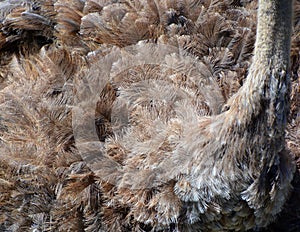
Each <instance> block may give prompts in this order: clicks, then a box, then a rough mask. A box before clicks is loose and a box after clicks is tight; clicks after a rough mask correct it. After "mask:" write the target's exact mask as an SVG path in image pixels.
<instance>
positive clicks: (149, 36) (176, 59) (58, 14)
mask: <svg viewBox="0 0 300 232" xmlns="http://www.w3.org/2000/svg"><path fill="white" fill-rule="evenodd" d="M294 4H295V7H294V9H295V22H294V34H293V36H292V52H291V69H292V77H291V78H292V86H291V99H290V105H291V110H290V114H289V119H288V126H287V131H286V140H285V141H286V147H287V149H286V151H285V152H286V153H289V154H293V155H294V156H295V160H296V162H297V171H296V174H295V177H294V180H293V182H292V185H293V190H292V193H291V196H290V197H289V200H288V202H287V203H286V204H285V205H284V206H283V211H282V213H281V214H280V215H279V217H278V218H276V220H275V215H276V214H277V213H278V212H279V211H280V210H281V209H282V207H281V204H282V203H283V200H282V199H281V198H285V197H287V195H286V194H288V193H285V192H284V193H281V192H280V191H281V189H283V188H284V186H285V185H289V182H288V181H287V182H283V181H282V180H284V179H286V180H290V179H291V178H292V175H293V170H292V168H291V170H281V171H282V172H283V173H284V174H283V177H281V176H279V174H278V175H277V174H276V173H277V172H279V171H278V170H273V169H272V167H274V166H272V165H270V166H271V168H270V170H264V171H265V173H263V174H264V175H266V176H268V175H270V178H269V177H267V181H266V182H268V183H264V184H263V185H262V186H263V187H261V186H260V185H259V184H257V185H256V183H255V181H253V179H255V178H257V176H260V175H262V174H261V173H260V171H261V169H260V168H261V166H260V164H259V163H257V162H256V161H255V158H256V157H255V156H251V155H253V154H254V153H256V152H257V151H258V150H259V149H261V150H263V148H262V147H263V146H264V143H265V141H264V139H265V137H264V136H260V135H257V134H255V133H256V129H255V128H254V126H253V128H243V127H241V128H242V129H243V130H242V129H241V130H242V132H239V131H222V128H223V126H222V125H223V124H226V123H227V124H230V123H232V122H229V121H217V122H216V121H213V119H212V118H218V116H219V115H220V114H221V113H222V112H225V111H227V110H228V109H229V108H230V107H231V103H230V102H228V100H229V99H230V98H231V97H232V96H233V95H234V94H235V93H237V91H238V90H239V89H240V87H241V86H243V84H244V80H245V78H246V75H247V73H248V68H249V65H250V64H251V61H252V60H251V58H252V52H253V48H254V42H255V31H256V22H257V20H256V11H257V1H242V0H226V1H217V0H168V1H147V0H124V1H118V0H117V1H116V0H85V1H82V0H70V1H66V0H57V1H56V0H41V1H35V0H24V1H22V0H19V1H18V0H5V1H1V2H0V25H1V30H0V107H1V111H0V230H1V231H21V230H23V231H24V230H25V231H201V230H203V231H225V230H236V231H237V230H240V231H245V230H250V229H253V228H254V229H258V228H260V227H266V226H268V227H267V228H266V230H267V231H275V230H276V229H278V228H283V229H282V230H284V231H299V230H300V223H299V222H300V218H299V215H300V211H299V210H300V197H299V196H300V175H299V174H300V173H299V172H300V149H299V143H300V142H299V141H300V113H299V112H300V79H299V77H298V75H299V72H300V67H299V60H300V37H299V35H300V34H299V33H300V1H295V3H294ZM228 112H229V111H228ZM258 118H259V116H258ZM257 120H259V119H257ZM195 125H198V127H195ZM255 125H259V126H263V125H261V124H259V123H258V124H255ZM199 131H201V133H200V132H199ZM218 132H220V134H218ZM223 138H226V139H224V140H223ZM213 139H214V140H213ZM212 140H213V142H211V141H212ZM253 144H255V145H253ZM255 146H258V147H255ZM246 148H247V149H246ZM241 151H245V152H241ZM229 153H230V154H236V153H238V154H240V155H237V156H234V155H227V156H225V155H224V154H229ZM262 153H263V152H262ZM200 154H201V155H200ZM224 157H227V158H224ZM284 157H285V156H284ZM252 159H253V161H252ZM272 162H274V163H276V161H272ZM281 162H282V163H286V164H287V165H286V166H287V167H289V166H292V165H290V163H291V162H292V161H291V160H288V159H287V160H285V158H282V160H281ZM247 164H251V165H247ZM199 173H201V175H200V174H199ZM274 173H275V174H274ZM272 174H274V176H275V179H274V178H273V176H272ZM268 178H269V179H268ZM276 178H277V179H276ZM281 178H282V179H281ZM280 181H282V183H281V184H280V187H278V186H277V187H276V186H275V184H274V183H276V182H280ZM249 186H250V187H249ZM266 186H267V187H266ZM260 187H261V188H264V189H261V188H260ZM277 188H278V189H277ZM287 188H289V187H287ZM277 190H278V192H277ZM229 199H230V200H229ZM274 199H275V203H274V202H273V203H270V204H269V203H267V202H269V201H273V200H274ZM257 202H260V203H259V204H258V203H257ZM261 202H263V203H261ZM256 203H257V204H258V205H255V204H256ZM277 203H278V205H277V206H276V204H277ZM268 207H269V208H268ZM273 219H274V220H275V222H274V223H273V224H271V225H269V223H270V222H271V221H272V220H273Z"/></svg>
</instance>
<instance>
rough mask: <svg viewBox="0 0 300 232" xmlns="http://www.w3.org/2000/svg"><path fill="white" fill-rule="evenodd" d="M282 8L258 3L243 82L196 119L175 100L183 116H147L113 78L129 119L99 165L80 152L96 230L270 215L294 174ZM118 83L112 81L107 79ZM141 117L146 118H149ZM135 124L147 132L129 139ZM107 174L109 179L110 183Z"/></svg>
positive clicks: (212, 224)
mask: <svg viewBox="0 0 300 232" xmlns="http://www.w3.org/2000/svg"><path fill="white" fill-rule="evenodd" d="M292 5H293V2H292V1H283V0H277V1H270V0H261V1H260V2H259V10H258V27H257V38H256V43H255V50H254V57H253V61H252V64H251V66H250V69H249V73H248V76H247V79H246V81H245V83H244V84H243V86H242V87H241V88H240V89H239V91H238V92H237V93H236V94H234V95H233V96H232V97H231V98H230V99H229V100H228V101H227V104H226V107H225V108H224V109H223V111H222V112H221V113H215V114H213V115H211V116H200V117H199V115H197V113H196V111H189V109H188V108H189V107H192V106H191V105H184V104H183V105H181V108H180V110H181V111H186V112H188V113H186V115H184V114H183V115H182V116H181V118H180V117H179V119H178V118H177V119H178V120H177V121H176V120H175V119H172V116H169V114H171V110H170V111H168V110H167V112H169V113H168V114H166V115H164V114H163V112H159V113H158V114H157V115H156V116H155V117H157V118H154V119H153V118H151V116H149V115H148V114H147V111H149V112H150V113H149V112H148V113H149V114H151V112H152V109H151V107H150V106H148V107H145V109H139V108H138V107H136V105H139V104H144V101H143V100H141V98H143V97H142V96H143V91H142V90H141V92H140V93H139V92H138V91H137V90H130V89H128V88H126V85H125V87H124V86H123V90H122V84H120V85H121V90H120V96H119V98H124V100H125V101H126V102H130V101H131V102H133V103H132V105H131V106H129V111H131V113H132V114H133V115H134V114H138V118H137V117H135V116H132V118H133V119H131V120H130V121H129V123H131V122H132V123H133V125H129V126H128V128H129V129H128V130H125V132H124V133H123V134H121V135H116V137H115V138H110V139H107V140H106V141H105V148H104V150H103V153H106V154H107V156H106V155H104V156H103V157H104V158H105V157H106V158H107V157H111V158H110V159H107V162H106V161H104V159H103V157H102V156H101V155H99V156H98V155H97V154H96V155H93V152H92V149H90V150H89V151H85V153H86V154H84V156H83V157H84V160H87V161H88V162H92V163H93V164H95V167H94V166H93V164H92V165H91V166H92V170H94V171H95V173H96V174H95V175H96V177H97V176H98V177H99V178H100V179H101V180H102V181H103V196H104V199H106V200H107V201H108V202H109V203H108V204H107V205H106V206H104V207H103V220H104V228H105V229H106V230H108V231H115V230H122V229H121V228H123V230H124V228H126V229H127V230H138V228H139V229H142V230H146V231H147V230H151V229H152V230H154V231H167V230H170V229H171V230H179V231H198V230H200V231H201V230H203V231H223V230H248V229H251V228H255V227H257V228H261V227H266V226H267V225H268V224H269V223H270V222H271V221H272V220H274V218H275V216H276V215H277V214H278V213H279V212H280V211H281V208H282V206H283V204H284V203H285V201H286V199H287V197H288V195H289V192H290V191H291V181H292V178H293V173H294V171H295V165H294V163H293V161H292V158H291V156H290V154H289V153H288V152H287V151H286V149H285V145H284V144H285V142H284V139H285V132H284V131H285V127H286V123H287V115H288V112H289V107H288V98H289V88H290V87H289V86H290V77H289V62H290V61H289V59H290V58H289V57H290V52H289V51H290V40H291V33H292V31H291V30H292V29H291V27H292ZM123 78H124V77H123ZM122 81H124V80H118V78H116V79H115V80H113V82H114V83H115V84H116V85H118V84H119V83H118V82H122ZM141 85H142V84H141ZM134 86H135V87H133V88H138V86H136V85H134ZM144 88H146V89H147V85H145V86H144ZM164 91H166V90H164V89H163V88H162V89H161V92H164ZM171 92H173V90H171ZM134 94H137V95H139V97H135V96H134ZM164 96H168V94H166V95H164ZM166 98H167V97H166ZM100 101H103V100H100ZM208 101H209V100H208ZM145 104H147V103H145ZM154 104H155V103H154ZM170 104H171V103H170ZM191 115H194V116H191ZM143 117H144V118H145V119H144V120H143ZM151 119H153V120H155V123H149V120H151ZM75 120H76V119H75ZM183 122H184V123H183ZM145 125H146V126H145ZM146 127H150V128H151V130H152V129H153V131H155V132H152V133H157V134H155V135H153V134H151V132H149V131H151V130H147V128H146ZM174 128H175V129H174ZM80 129H82V127H80ZM140 131H144V133H149V134H150V135H149V136H148V135H145V136H144V137H143V136H139V134H140ZM159 131H168V132H166V133H159ZM75 133H76V132H75ZM79 133H80V132H79ZM84 133H85V132H84ZM147 136H148V137H147ZM149 146H152V148H149ZM153 147H154V148H153ZM115 157H117V158H115ZM111 160H113V161H116V163H117V164H115V165H116V166H114V167H113V165H114V162H113V161H111ZM100 163H102V166H101V165H100V166H99V164H100ZM118 164H119V165H118ZM133 167H134V168H136V171H132V169H133ZM107 176H108V177H107ZM104 177H106V178H104ZM111 178H115V179H118V180H117V181H116V183H112V182H111ZM154 183H155V184H154ZM120 222H121V223H120Z"/></svg>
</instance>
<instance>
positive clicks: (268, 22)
mask: <svg viewBox="0 0 300 232" xmlns="http://www.w3.org/2000/svg"><path fill="white" fill-rule="evenodd" d="M292 5H293V1H292V0H260V1H259V10H258V26H257V36H256V43H255V50H254V57H253V62H252V65H251V67H250V69H249V74H248V77H247V79H246V81H245V83H244V85H243V87H242V88H241V89H240V91H239V92H238V93H237V94H236V95H235V96H234V97H233V99H232V100H233V102H232V104H231V105H232V108H231V110H230V112H228V114H227V116H228V117H227V119H229V120H232V122H233V121H237V123H238V125H239V127H240V128H241V129H244V128H247V127H249V126H250V125H252V126H254V127H261V128H264V130H268V131H267V133H269V134H270V135H271V136H272V137H277V138H278V136H279V137H280V138H281V139H282V138H283V137H284V129H285V125H286V118H287V114H288V94H289V85H290V80H289V75H288V72H289V57H290V44H291V33H292ZM254 122H255V123H254ZM257 123H259V125H257ZM261 128H256V131H259V130H260V129H261ZM261 132H263V133H264V131H261Z"/></svg>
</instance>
